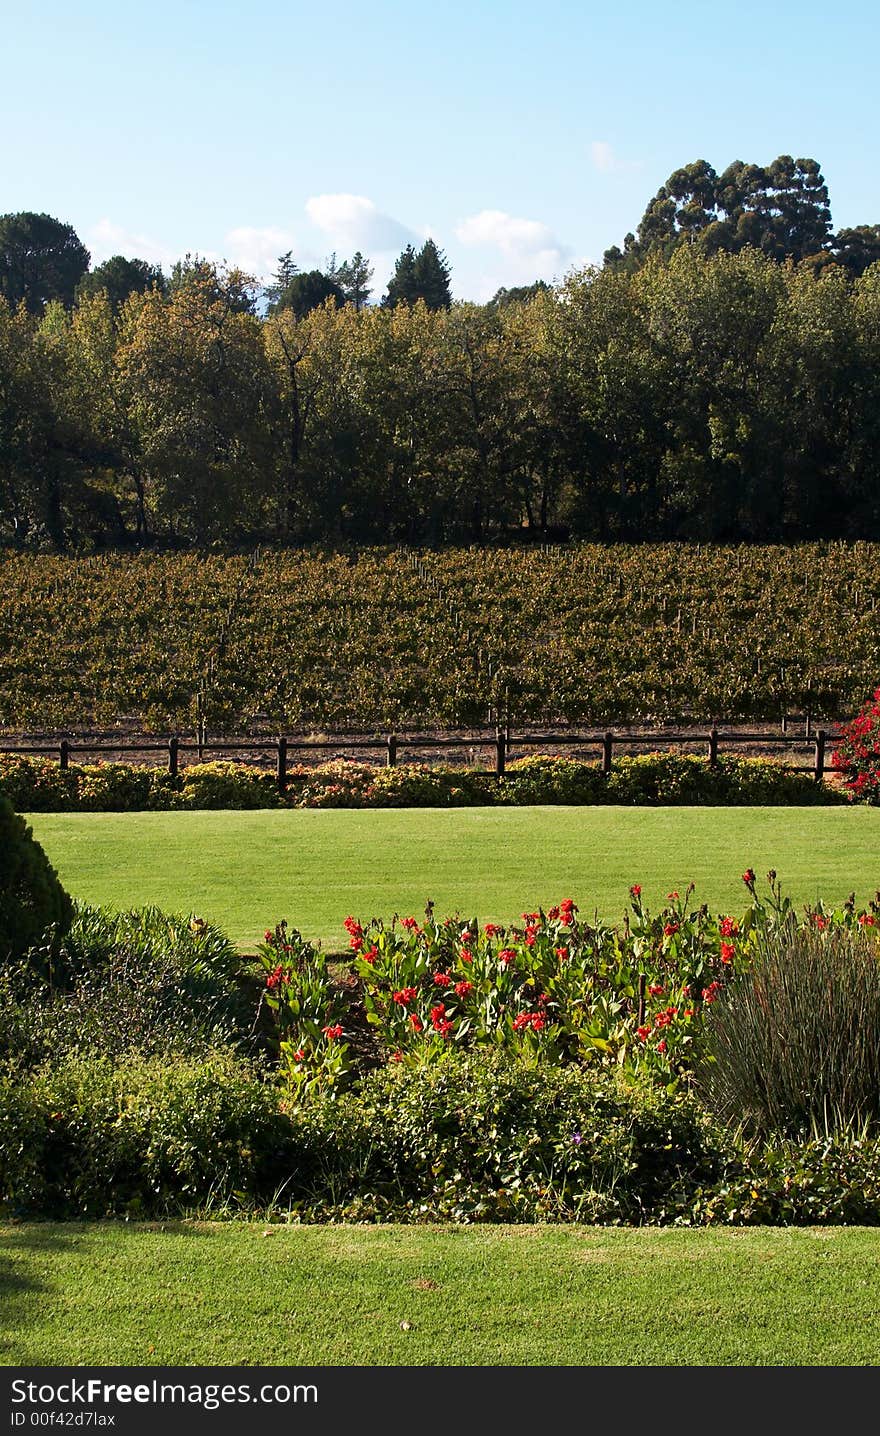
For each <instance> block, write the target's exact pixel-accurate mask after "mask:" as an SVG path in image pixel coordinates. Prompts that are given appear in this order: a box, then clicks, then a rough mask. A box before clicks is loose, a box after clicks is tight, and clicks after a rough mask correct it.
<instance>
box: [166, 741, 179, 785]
mask: <svg viewBox="0 0 880 1436" xmlns="http://www.w3.org/2000/svg"><path fill="white" fill-rule="evenodd" d="M179 747H180V739H179V738H178V737H177V736H176V735H175V736H174V737H173V738H170V739H169V740H168V772H169V773H170V774H171V777H172V778H176V777H177V762H178V759H177V753H178V749H179Z"/></svg>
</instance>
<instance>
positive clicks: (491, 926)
mask: <svg viewBox="0 0 880 1436" xmlns="http://www.w3.org/2000/svg"><path fill="white" fill-rule="evenodd" d="M483 931H484V933H485V934H486V936H487V937H498V936H499V934H500V933H502V932H503V931H504V928H503V927H498V926H497V925H496V924H495V923H494V922H487V923H486V926H485V927H484V928H483ZM461 940H462V942H464V941H465V937H464V933H462V936H461ZM468 940H470V934H468Z"/></svg>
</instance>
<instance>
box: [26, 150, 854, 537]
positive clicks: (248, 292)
mask: <svg viewBox="0 0 880 1436" xmlns="http://www.w3.org/2000/svg"><path fill="white" fill-rule="evenodd" d="M806 163H807V162H803V161H798V162H797V165H798V166H801V168H802V169H803V167H804V166H805V165H806ZM682 173H683V172H682ZM713 173H714V172H713ZM725 173H727V172H725ZM811 174H812V172H811V171H808V172H806V179H810V176H811ZM703 178H704V179H705V180H706V185H707V186H709V188H708V189H706V191H705V193H703V195H702V201H703V203H702V211H701V212H702V214H703V216H704V217H705V216H706V215H709V216H710V219H709V220H708V221H707V222H706V223H705V224H704V223H703V220H702V219H700V218H699V217H695V212H693V213H691V214H690V218H689V219H687V222H685V221H684V219H683V218H682V216H681V214H679V213H678V211H679V210H682V211H689V207H690V206H691V205H692V200H689V199H686V198H685V197H683V195H682V194H678V197H677V198H676V196H675V195H672V196H671V199H672V200H673V201H674V203H675V205H676V206H677V210H676V214H675V215H674V216H673V223H672V228H671V229H668V227H667V231H665V232H663V233H662V234H661V237H660V238H659V239H657V240H656V243H655V242H653V241H651V240H650V236H649V235H648V230H647V229H645V227H644V226H642V227H640V231H639V234H640V237H639V240H638V241H634V242H633V243H632V244H630V245H629V249H628V251H620V252H619V253H618V255H614V254H611V255H610V256H608V257H606V263H605V264H604V266H603V267H602V268H601V269H598V268H587V269H584V270H581V271H578V272H573V273H571V274H569V275H568V276H567V277H566V279H565V280H564V281H563V282H562V283H560V284H558V285H557V286H555V287H550V286H547V285H543V284H536V285H534V286H530V287H528V288H527V289H524V290H522V291H500V292H499V294H498V295H496V296H495V299H494V300H493V301H491V302H490V303H489V304H486V305H478V304H468V303H454V304H453V303H451V302H450V295H449V290H448V282H449V271H448V265H447V264H446V262H445V259H444V257H443V256H442V254H441V253H440V252H439V251H437V250H436V249H435V248H434V254H433V256H432V255H431V253H430V251H428V257H427V259H425V253H426V250H425V248H423V249H422V250H421V251H419V252H416V251H410V252H407V251H405V252H404V255H402V256H401V261H399V263H398V267H397V271H396V277H399V278H400V281H401V283H400V289H399V291H398V292H397V293H395V291H394V289H393V288H392V285H389V294H388V295H386V298H385V302H383V303H382V304H378V305H377V304H371V303H370V302H369V298H370V293H371V290H370V281H371V278H372V274H371V271H370V266H369V263H368V261H366V260H365V259H364V258H363V256H361V255H356V256H354V258H353V259H352V260H349V261H344V262H343V263H342V264H339V265H337V264H336V261H335V258H334V259H333V260H332V262H331V263H330V264H328V265H327V266H325V269H326V270H328V271H329V273H325V272H323V271H320V272H319V271H314V272H309V274H307V275H302V274H300V272H299V270H298V269H297V267H296V265H295V263H294V262H293V258H292V255H286V256H282V257H281V259H280V260H279V266H278V272H277V273H276V275H275V277H274V280H273V285H272V286H270V287H269V291H268V292H267V293H265V294H264V295H263V296H262V303H261V296H260V293H259V290H258V287H257V286H256V284H255V282H254V281H253V280H252V279H250V278H249V277H248V276H246V275H244V274H242V273H241V272H240V271H238V270H235V269H231V270H230V269H227V268H225V267H223V266H218V265H215V264H211V263H208V262H206V261H204V260H200V259H198V258H192V257H187V259H185V260H183V261H181V263H180V264H178V265H176V266H175V268H174V270H173V271H172V273H171V275H170V276H168V277H166V276H164V275H162V273H161V271H158V272H156V271H152V272H151V271H150V267H149V266H148V265H145V264H144V262H143V261H129V260H120V263H119V264H118V265H115V270H113V269H108V267H107V266H104V270H105V273H104V275H103V276H101V275H100V273H99V272H98V271H95V272H93V273H89V272H88V271H87V270H85V271H83V270H82V268H80V272H79V276H78V277H74V275H75V270H76V266H77V265H80V266H81V265H82V255H79V256H78V258H77V256H76V252H75V251H76V245H75V244H74V240H75V239H76V237H75V236H73V239H70V237H69V236H68V237H67V239H66V241H65V243H64V244H63V245H62V246H61V252H60V253H59V254H58V255H57V257H56V259H55V260H54V261H53V263H54V265H55V269H54V271H53V273H54V278H53V273H48V278H47V272H44V273H43V276H42V278H39V276H38V275H37V270H38V268H39V266H38V265H37V264H36V262H35V260H34V255H33V254H31V255H30V258H28V256H27V254H21V255H19V257H18V258H17V259H16V260H15V263H13V262H12V260H11V259H10V253H11V250H12V248H13V247H12V246H10V245H9V244H8V243H7V246H6V249H5V250H4V248H3V245H4V242H5V241H4V229H3V223H2V222H0V281H2V282H0V540H2V541H3V542H6V543H12V544H15V545H17V546H21V547H40V548H55V549H58V550H65V549H66V550H70V549H93V548H101V547H115V546H143V545H147V544H152V545H167V544H189V545H207V544H220V545H229V546H240V545H247V544H249V543H253V542H265V541H271V542H279V543H286V544H287V543H289V544H304V543H312V542H327V543H356V542H374V543H375V542H378V543H384V542H401V541H404V542H411V543H426V544H435V543H436V544H439V543H444V542H459V543H460V542H485V541H487V540H492V539H495V538H509V537H510V536H512V535H517V536H530V537H541V536H546V535H548V534H551V535H563V534H566V533H570V534H572V535H576V536H581V537H586V538H593V539H600V540H610V539H620V540H665V539H694V540H702V541H725V542H735V541H740V540H746V541H748V540H752V539H756V540H757V539H760V540H763V541H769V540H794V539H810V538H825V537H829V538H830V537H874V536H876V532H877V522H878V517H880V512H878V510H880V263H877V262H876V261H874V262H873V263H867V262H865V263H862V261H861V260H859V262H857V263H856V262H855V261H853V262H847V261H846V259H845V254H844V251H843V249H842V248H841V247H840V245H839V244H838V249H839V253H838V254H837V257H836V258H835V256H834V253H833V250H832V248H831V247H830V246H829V245H826V248H825V249H824V250H822V249H821V248H820V249H819V250H817V249H816V248H815V247H812V246H813V243H814V241H815V240H816V238H817V237H821V236H820V234H819V230H817V229H816V227H815V223H814V221H815V216H813V217H812V218H810V217H809V206H810V205H813V206H814V207H815V203H818V205H819V208H820V209H821V208H823V207H827V198H826V200H823V198H822V195H821V193H818V195H817V192H818V191H821V190H822V188H823V186H822V185H821V184H816V183H811V184H810V185H807V183H806V179H804V185H803V188H804V194H805V195H806V198H805V199H804V204H803V205H802V206H801V209H802V210H805V213H806V216H807V217H806V218H805V219H804V226H805V228H804V234H807V233H809V239H808V240H805V241H804V243H805V247H806V248H808V249H809V252H808V253H807V252H804V253H801V254H799V255H795V254H794V253H790V254H788V253H783V252H781V251H780V250H778V249H774V248H773V247H772V245H770V243H769V241H767V242H758V243H756V242H754V241H755V240H756V239H757V240H759V241H760V240H761V234H760V232H759V230H758V229H757V228H756V226H755V224H754V223H753V222H752V221H751V220H749V221H748V222H746V220H745V219H744V218H743V215H742V214H741V215H740V216H739V217H738V218H737V217H736V215H735V206H734V204H733V199H732V198H731V196H730V194H728V193H727V191H728V190H729V188H730V186H729V185H727V186H726V188H725V186H723V185H721V181H720V179H719V177H717V176H715V178H714V179H712V177H711V176H708V177H706V176H705V175H704V176H703ZM721 178H722V179H723V177H721ZM783 178H784V176H783ZM795 178H797V176H795ZM801 178H803V176H801ZM815 178H816V176H815V174H812V180H813V181H815ZM820 178H821V177H820ZM698 179H699V176H691V178H690V179H689V180H687V181H686V182H687V183H690V184H691V185H692V189H696V182H697V180H698ZM778 179H779V176H777V180H778ZM752 183H753V189H754V187H755V186H757V183H758V182H757V180H754V177H753V180H752ZM684 184H685V181H682V183H680V184H677V186H673V188H676V189H677V190H678V191H681V190H682V189H683V187H684ZM743 184H745V181H743ZM713 186H714V188H712V187H713ZM719 186H720V189H719ZM710 190H711V193H710ZM722 191H723V192H724V193H725V194H727V200H728V201H729V202H730V205H731V208H730V209H729V210H725V211H724V212H723V214H722V213H721V211H720V210H719V209H718V206H717V204H716V205H715V207H714V208H712V206H711V205H710V204H709V199H710V198H711V194H713V193H714V194H715V195H716V198H717V195H718V194H719V193H721V192H722ZM688 193H690V191H688ZM669 198H670V196H667V199H669ZM776 198H777V199H779V192H778V191H777V194H776ZM658 203H659V206H660V209H661V210H662V212H663V214H666V215H667V217H668V211H667V209H664V208H663V206H664V205H666V203H667V200H666V199H664V200H660V201H658ZM693 203H695V201H693ZM805 207H806V209H805ZM656 208H657V205H656V204H652V206H649V210H650V211H651V212H654V211H655V210H656ZM757 208H758V205H757V202H756V203H755V204H754V205H753V206H752V210H751V211H750V212H754V211H756V210H757ZM689 212H690V211H689ZM764 212H765V213H766V215H768V216H769V219H770V220H771V221H772V222H773V224H774V225H776V220H777V219H778V217H779V212H781V202H780V204H778V205H777V207H776V210H774V208H773V206H772V205H771V204H770V202H769V200H768V201H767V202H766V203H765V205H764ZM744 213H745V211H744ZM719 214H720V215H721V217H720V218H719V217H718V216H719ZM713 215H714V216H715V217H714V218H712V217H711V216H713ZM13 218H16V217H13ZM18 218H20V217H18ZM38 218H39V217H38ZM802 218H803V215H802ZM808 220H809V222H807V221H808ZM691 221H693V222H691ZM740 221H742V223H740ZM52 223H55V222H54V221H53V222H52ZM658 223H659V221H658ZM664 223H665V220H664ZM785 223H786V225H787V228H785V227H784V226H779V225H777V226H776V232H777V235H780V234H783V230H784V233H786V234H787V235H788V241H787V242H788V243H789V244H790V245H792V244H794V242H795V239H796V238H797V235H798V233H799V231H798V226H797V224H795V222H794V219H793V218H792V215H791V214H789V216H788V219H787V220H786V222H785ZM718 224H722V225H726V226H727V228H726V229H725V230H724V234H726V236H727V241H726V242H725V243H721V242H720V241H719V240H718V235H717V234H716V237H715V240H712V242H709V240H708V239H707V238H706V236H707V234H708V231H709V230H710V229H711V228H712V226H713V225H718ZM861 228H862V229H867V228H869V227H865V226H862V227H861ZM746 233H747V234H748V235H749V236H750V238H749V239H747V240H744V242H742V243H740V241H739V238H737V236H738V235H739V236H740V237H742V236H743V235H744V234H746ZM686 235H689V236H691V237H683V236H686ZM694 236H695V237H694ZM655 238H656V236H655ZM834 239H835V242H838V241H839V240H840V236H836V237H834ZM827 240H828V234H827V233H826V241H827ZM716 241H718V242H716ZM862 241H864V242H862ZM76 243H78V241H76ZM637 243H638V244H639V245H641V246H642V248H641V249H640V250H639V251H638V252H637V251H636V244H637ZM859 243H860V244H861V250H860V253H861V255H862V259H866V258H870V245H869V244H868V242H867V239H866V238H865V236H864V235H862V237H861V240H860V241H859ZM428 244H429V245H431V244H432V242H431V241H428ZM780 244H781V245H782V250H784V248H785V245H784V243H782V241H781V240H780ZM432 248H433V246H432ZM4 255H5V258H4ZM823 256H824V257H823ZM420 257H421V260H422V262H421V264H418V263H417V261H418V260H419V259H420ZM87 263H88V260H87V258H86V264H87ZM114 264H115V261H110V262H109V265H110V266H111V267H112V266H114ZM123 265H135V266H140V267H139V268H138V269H137V273H136V275H133V272H132V271H130V270H129V271H127V272H123V270H122V266H123ZM414 272H415V277H414ZM312 273H314V274H317V275H318V277H319V278H321V279H324V280H327V281H328V282H330V283H332V284H333V285H335V286H336V288H337V289H338V291H339V292H338V294H337V293H325V294H324V295H320V294H316V293H315V294H312V295H311V297H310V296H309V293H308V285H307V284H306V283H305V282H304V281H305V280H307V279H310V275H311V274H312ZM114 274H115V282H114ZM10 276H12V277H10ZM96 276H97V279H98V281H103V282H96ZM132 278H135V279H136V283H134V284H132V285H131V286H129V281H130V280H131V279H132ZM440 278H445V284H446V291H445V297H444V293H443V290H442V287H441V286H440V285H439V280H440ZM429 280H430V282H431V284H432V285H434V286H435V287H434V289H433V292H432V293H428V294H426V293H424V292H423V293H420V294H414V293H413V286H414V285H415V284H416V283H418V284H421V285H423V286H425V285H426V284H427V283H428V281H429ZM13 281H14V284H16V285H18V286H19V288H18V290H17V291H16V290H15V288H13V287H12V285H13ZM297 281H302V282H300V283H299V284H298V283H297ZM25 283H26V284H29V285H30V286H31V289H32V291H33V297H32V299H30V300H29V298H28V295H27V294H26V293H23V292H21V286H22V284H25ZM392 283H393V281H392ZM53 285H54V286H55V289H54V292H53V290H52V286H53ZM407 285H409V286H410V288H409V290H407V288H406V286H407ZM35 286H36V288H35ZM64 286H66V288H65V287H64ZM312 287H313V289H314V288H315V287H316V282H315V283H314V284H313V286H312ZM37 288H38V289H39V293H37ZM4 296H5V297H4ZM389 296H390V297H389ZM312 299H314V303H313V302H312Z"/></svg>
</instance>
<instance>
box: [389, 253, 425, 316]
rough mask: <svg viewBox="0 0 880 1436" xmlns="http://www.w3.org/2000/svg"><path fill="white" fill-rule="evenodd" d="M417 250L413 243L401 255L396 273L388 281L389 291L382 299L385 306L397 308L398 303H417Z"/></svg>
mask: <svg viewBox="0 0 880 1436" xmlns="http://www.w3.org/2000/svg"><path fill="white" fill-rule="evenodd" d="M415 271H416V252H415V250H414V249H413V247H412V245H411V244H408V245H407V246H406V249H405V250H404V251H403V253H402V254H401V255H400V256H399V258H398V260H397V263H396V264H395V266H394V273H393V274H392V276H391V278H390V279H389V281H388V292H387V294H386V295H385V298H384V299H383V300H382V305H383V308H385V309H395V308H396V307H397V305H398V304H415V302H416V300H417V299H418V297H419V296H418V294H417V293H416V276H415Z"/></svg>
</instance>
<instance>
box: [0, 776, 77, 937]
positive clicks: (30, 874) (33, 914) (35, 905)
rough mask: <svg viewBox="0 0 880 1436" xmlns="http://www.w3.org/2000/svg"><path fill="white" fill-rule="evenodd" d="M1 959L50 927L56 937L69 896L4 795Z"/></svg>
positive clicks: (0, 814)
mask: <svg viewBox="0 0 880 1436" xmlns="http://www.w3.org/2000/svg"><path fill="white" fill-rule="evenodd" d="M0 854H2V866H0V964H2V963H3V962H5V961H7V960H8V959H9V958H10V957H12V958H15V957H19V956H21V954H22V953H24V952H25V951H26V950H27V949H28V948H29V947H31V946H32V945H33V944H35V943H37V942H39V940H40V939H41V938H42V937H43V935H44V934H45V933H46V932H47V930H48V929H49V928H52V929H53V930H54V934H55V939H57V938H58V937H59V936H60V935H61V934H62V933H63V932H64V931H65V930H66V928H67V926H68V924H69V923H70V918H71V915H72V912H73V907H72V904H71V900H70V898H69V897H68V895H67V893H66V892H65V891H64V888H63V887H62V886H61V883H60V882H59V880H58V874H57V873H56V872H55V869H54V868H53V867H52V865H51V863H50V862H49V859H48V858H47V857H46V854H45V853H44V852H43V849H42V848H41V847H40V845H39V843H38V842H37V840H36V838H35V837H34V835H33V832H32V831H31V829H30V828H29V827H28V826H27V824H26V823H25V821H24V819H23V818H22V817H20V816H19V814H18V813H16V812H14V811H13V808H12V805H11V804H10V803H9V802H8V800H7V799H6V798H4V797H3V796H2V795H0Z"/></svg>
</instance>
